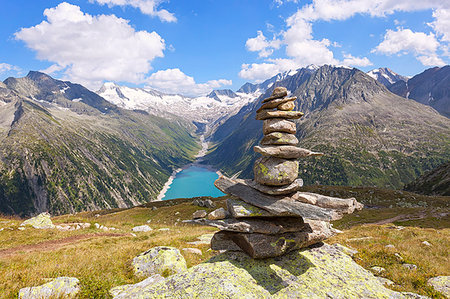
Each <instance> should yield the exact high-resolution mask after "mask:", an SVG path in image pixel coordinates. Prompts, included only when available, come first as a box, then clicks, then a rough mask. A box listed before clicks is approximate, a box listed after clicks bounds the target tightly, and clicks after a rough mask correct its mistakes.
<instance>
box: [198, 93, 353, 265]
mask: <svg viewBox="0 0 450 299" xmlns="http://www.w3.org/2000/svg"><path fill="white" fill-rule="evenodd" d="M295 100H296V98H295V97H287V90H286V88H284V87H277V88H275V89H274V91H273V93H272V96H271V97H269V98H266V99H264V100H263V103H262V106H261V108H259V109H258V110H257V114H256V119H258V120H263V133H264V137H263V139H262V140H261V143H260V145H259V146H255V147H254V150H255V151H256V152H258V153H260V154H261V155H262V156H261V157H260V158H259V159H258V160H256V162H255V165H254V168H253V170H254V180H240V179H230V178H227V177H225V176H221V177H220V178H219V179H218V180H217V181H216V182H215V185H216V187H217V188H219V189H220V190H221V191H222V192H224V193H227V194H230V195H233V197H231V198H230V199H228V200H227V208H228V211H227V212H228V213H227V218H224V219H214V220H211V219H209V220H208V219H197V220H193V222H195V223H199V224H206V225H211V226H215V227H217V228H219V229H220V230H221V231H219V232H218V233H216V234H215V235H214V236H213V238H212V240H211V248H212V249H214V250H239V251H244V252H246V253H247V254H249V255H250V256H251V257H253V258H269V257H275V256H280V255H283V254H285V253H287V252H289V251H292V250H295V249H300V248H303V247H307V246H310V245H313V244H315V243H319V242H321V241H323V240H325V239H327V238H329V237H330V236H332V234H333V231H332V228H331V226H330V221H331V220H337V219H340V218H341V217H342V216H343V214H349V213H353V211H355V209H361V208H362V205H361V204H360V203H358V202H357V201H356V200H355V199H354V198H349V199H342V198H336V197H330V196H323V195H320V194H315V193H308V192H300V191H299V189H300V188H301V187H302V185H303V180H302V179H301V178H298V167H299V163H298V160H297V159H298V158H304V157H308V156H320V155H322V153H316V152H312V151H310V150H307V149H303V148H300V147H297V146H296V145H297V144H298V139H297V138H296V136H295V133H296V125H295V122H294V121H293V120H294V119H299V118H300V117H302V116H303V113H301V112H298V111H293V109H294V107H295V105H294V101H295Z"/></svg>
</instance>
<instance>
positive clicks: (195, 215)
mask: <svg viewBox="0 0 450 299" xmlns="http://www.w3.org/2000/svg"><path fill="white" fill-rule="evenodd" d="M206 215H208V213H206V211H205V210H197V211H195V212H194V213H192V218H194V219H197V218H205V217H206Z"/></svg>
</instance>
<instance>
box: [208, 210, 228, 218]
mask: <svg viewBox="0 0 450 299" xmlns="http://www.w3.org/2000/svg"><path fill="white" fill-rule="evenodd" d="M226 217H227V211H226V210H225V209H224V208H219V209H217V210H214V211H212V212H211V213H209V214H208V219H209V220H217V219H225V218H226Z"/></svg>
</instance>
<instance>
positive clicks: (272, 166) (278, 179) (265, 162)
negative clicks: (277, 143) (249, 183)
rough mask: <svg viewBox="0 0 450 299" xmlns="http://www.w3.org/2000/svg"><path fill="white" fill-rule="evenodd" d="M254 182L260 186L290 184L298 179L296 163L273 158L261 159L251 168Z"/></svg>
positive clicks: (295, 161)
mask: <svg viewBox="0 0 450 299" xmlns="http://www.w3.org/2000/svg"><path fill="white" fill-rule="evenodd" d="M253 174H254V177H255V181H256V182H258V183H260V184H262V185H270V186H282V185H287V184H291V183H292V182H294V181H295V179H296V178H297V177H298V161H297V160H286V159H281V158H275V157H261V158H259V159H257V160H256V161H255V164H254V166H253Z"/></svg>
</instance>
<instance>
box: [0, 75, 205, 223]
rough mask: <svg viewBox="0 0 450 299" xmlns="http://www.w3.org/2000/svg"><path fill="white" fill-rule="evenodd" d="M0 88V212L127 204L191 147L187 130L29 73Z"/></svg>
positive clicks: (156, 186) (151, 190)
mask: <svg viewBox="0 0 450 299" xmlns="http://www.w3.org/2000/svg"><path fill="white" fill-rule="evenodd" d="M4 83H5V84H2V85H1V86H0V116H1V117H0V119H1V121H0V212H1V213H4V214H19V215H30V214H34V213H39V212H42V211H50V212H51V213H52V214H63V213H73V212H78V211H85V210H97V209H104V208H115V207H131V206H134V205H137V204H140V203H144V202H148V201H149V200H152V199H155V198H156V196H157V194H158V193H159V191H160V189H161V188H162V186H163V185H164V183H165V181H166V180H167V178H168V177H169V175H170V173H171V172H172V171H173V169H176V168H178V167H180V166H182V165H185V164H186V163H188V162H189V161H191V160H192V159H193V156H194V154H195V152H196V151H197V149H198V145H197V141H196V137H195V136H194V135H192V134H191V132H192V131H193V129H194V127H193V126H192V125H189V124H188V123H186V122H184V121H182V120H179V119H178V120H177V119H175V120H173V121H168V120H166V119H163V118H160V117H156V116H150V115H149V114H147V113H146V112H142V111H141V112H139V111H127V110H123V109H120V108H118V107H117V106H115V105H113V104H110V103H109V102H107V101H106V100H104V99H103V98H101V97H100V96H98V95H97V94H95V93H93V92H91V91H89V90H87V89H86V88H84V87H82V86H81V85H78V84H72V83H70V82H63V81H59V80H54V79H52V78H51V77H49V76H47V75H45V74H42V73H37V72H30V74H29V75H28V76H27V77H24V78H19V79H16V78H8V79H7V80H5V82H4Z"/></svg>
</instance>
